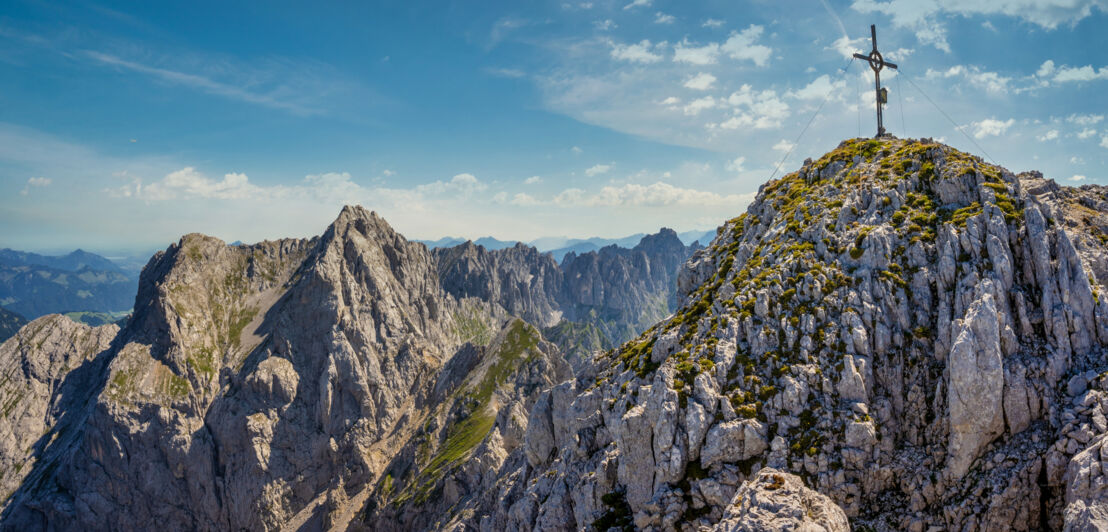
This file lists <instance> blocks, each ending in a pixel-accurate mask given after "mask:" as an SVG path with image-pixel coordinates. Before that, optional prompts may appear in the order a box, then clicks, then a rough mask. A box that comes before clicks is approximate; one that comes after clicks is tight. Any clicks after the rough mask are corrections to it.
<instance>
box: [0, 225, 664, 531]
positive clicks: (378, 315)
mask: <svg viewBox="0 0 1108 532" xmlns="http://www.w3.org/2000/svg"><path fill="white" fill-rule="evenodd" d="M671 236H672V235H671ZM678 244H680V243H679V242H678ZM682 249H683V247H682ZM594 255H595V254H594ZM600 255H604V254H603V253H601V254H600ZM633 259H634V260H636V261H637V264H638V267H640V268H649V265H650V264H652V263H651V258H650V257H647V256H646V255H645V254H644V253H638V254H637V255H634V256H633ZM621 260H623V259H622V258H621ZM628 260H630V259H628ZM668 260H670V261H671V262H672V265H673V268H672V271H670V272H669V274H668V275H669V278H670V279H675V276H676V269H677V264H678V262H674V261H672V259H668ZM655 267H657V266H656V265H655ZM544 268H549V272H551V275H558V276H560V275H561V274H560V270H559V269H558V266H557V265H556V264H553V262H552V260H551V259H550V257H549V256H547V255H540V254H538V253H537V252H535V251H534V250H533V249H531V248H525V247H522V246H521V247H517V248H514V249H511V250H503V251H500V252H494V253H492V254H489V253H488V252H485V251H484V249H483V248H474V247H472V246H461V247H459V248H457V249H454V250H446V252H444V253H440V254H435V253H432V252H431V251H429V250H428V249H427V248H426V247H425V246H424V245H422V244H418V243H412V242H408V241H407V240H406V239H404V237H402V236H401V235H399V234H397V233H396V232H395V231H393V230H392V228H391V227H389V226H388V224H387V223H385V221H384V220H382V219H381V218H379V217H378V216H376V215H375V214H373V213H370V212H368V211H366V210H364V209H362V208H360V207H348V208H346V209H344V210H343V211H342V213H341V214H340V216H339V217H338V219H336V220H335V222H334V223H333V224H332V225H331V226H330V227H329V228H328V230H327V231H326V233H325V234H323V235H322V236H321V237H318V238H315V239H310V240H281V241H277V242H263V243H260V244H256V245H249V246H242V245H236V246H228V245H226V244H224V243H223V242H222V241H219V240H217V239H214V238H211V237H206V236H203V235H195V234H194V235H187V236H185V237H184V238H182V239H181V241H180V242H179V243H178V244H176V245H174V246H171V247H170V248H169V249H167V250H166V251H165V252H160V253H158V254H157V255H155V256H154V257H153V258H152V259H151V261H150V263H149V264H148V265H147V267H146V268H145V269H144V271H143V274H142V278H141V281H140V285H139V291H138V295H137V297H136V300H135V310H134V315H133V317H132V318H131V319H130V320H129V321H128V323H127V324H126V326H125V327H124V329H123V330H122V331H120V330H119V329H118V328H117V327H114V326H107V327H101V328H97V329H90V328H88V327H86V326H83V325H79V324H76V323H74V322H72V321H70V320H69V319H67V318H64V317H61V316H50V317H45V318H42V319H40V320H37V321H35V322H33V323H31V324H29V325H27V326H26V327H24V328H23V329H22V331H21V332H20V333H19V334H18V335H17V336H16V337H15V338H13V339H12V340H11V341H9V342H6V343H4V344H3V347H2V348H0V364H3V367H4V368H6V369H5V373H4V375H5V378H4V381H3V383H4V385H3V386H4V387H3V388H2V389H0V401H2V403H0V404H2V405H3V407H4V412H3V419H2V420H0V487H2V488H3V489H5V493H6V496H7V498H6V499H5V500H4V506H3V515H2V519H3V525H4V527H5V528H9V527H29V528H31V529H38V528H42V527H45V526H47V525H49V526H50V527H56V528H61V529H101V528H113V529H142V528H147V527H149V526H150V525H151V524H152V523H158V524H159V525H160V526H163V527H164V528H166V529H171V530H185V529H209V530H210V529H240V528H241V529H258V530H260V529H270V530H272V529H279V528H282V527H291V528H299V527H307V528H308V529H314V528H321V527H324V526H332V527H342V526H345V525H347V524H349V523H350V521H351V520H352V519H353V518H354V517H355V516H356V515H358V512H359V511H361V510H362V509H363V508H365V507H366V501H367V499H368V497H369V495H370V494H371V493H374V491H375V490H377V494H378V497H383V496H384V494H391V495H393V496H394V498H395V499H396V500H397V501H400V502H404V501H407V503H408V504H407V506H402V507H404V508H417V509H422V511H423V513H422V514H411V515H407V514H404V515H399V516H397V514H396V512H391V513H389V512H388V511H387V510H388V509H387V508H385V507H382V508H381V511H382V512H383V513H382V515H390V516H394V517H395V518H396V519H397V521H396V522H398V523H408V524H411V525H412V526H432V524H433V523H437V522H442V521H443V520H444V519H445V518H448V517H449V516H450V515H452V514H451V513H450V512H449V511H448V510H449V505H443V504H441V503H440V501H441V500H460V499H463V498H468V497H470V496H471V494H473V493H477V491H478V488H479V487H480V486H482V485H493V484H494V483H495V481H496V480H497V477H496V475H495V473H494V472H495V471H497V470H498V469H499V465H500V463H501V462H503V461H504V460H505V459H506V458H507V457H508V456H509V454H510V453H511V452H512V451H514V450H515V449H516V448H518V447H519V445H520V444H521V442H522V440H523V433H524V431H525V430H526V421H527V414H528V412H529V411H530V409H531V406H532V404H533V402H534V400H535V399H536V398H537V397H538V395H539V394H540V393H541V392H542V391H543V390H546V389H549V388H550V387H551V386H553V385H554V384H556V383H558V382H562V381H564V380H566V379H567V378H569V377H570V376H571V373H570V370H569V367H568V365H567V363H566V361H565V359H564V357H563V356H562V353H561V351H560V350H559V349H558V348H557V347H555V346H554V345H552V344H551V343H549V342H547V341H546V340H545V339H544V338H543V334H542V332H541V327H543V326H550V325H556V327H555V328H553V329H550V330H551V331H552V333H556V334H554V336H559V337H561V338H562V340H563V342H565V343H572V341H573V340H574V339H575V338H579V337H580V334H576V335H575V334H570V333H572V332H574V331H575V330H576V328H575V327H576V326H575V325H568V326H567V325H566V324H567V323H568V322H565V321H564V320H561V319H560V316H559V315H558V314H559V311H558V310H554V308H555V307H554V306H557V305H561V304H562V303H561V302H562V301H563V300H564V298H561V295H560V294H562V288H561V286H560V285H555V286H556V288H557V292H555V293H556V294H558V296H557V297H556V298H555V299H553V300H551V301H552V305H547V306H544V304H543V301H544V300H543V299H542V294H543V285H542V284H541V283H540V282H538V281H537V280H536V277H535V275H536V274H538V275H541V274H542V272H543V269H544ZM532 272H535V273H532ZM474 280H479V281H483V283H484V284H482V283H479V282H475V281H474ZM509 281H513V282H514V284H513V282H509ZM616 281H618V279H615V280H610V281H607V282H616ZM672 284H673V283H671V285H672ZM644 286H647V287H649V288H651V289H654V288H658V287H656V286H655V285H653V284H649V285H644ZM673 290H674V289H673V288H672V286H671V287H670V289H669V292H668V293H670V294H671V293H672V292H673ZM640 297H641V298H647V297H655V296H654V295H653V294H648V295H644V296H640ZM657 297H668V295H667V296H657ZM512 316H519V317H521V318H524V319H525V320H527V321H530V322H532V323H534V325H530V324H528V323H527V322H526V321H520V320H519V319H518V318H513V317H512ZM635 319H639V318H638V316H637V315H636V316H635ZM594 329H595V327H594ZM567 331H569V332H567ZM578 332H579V331H578ZM394 480H395V483H393V482H394ZM386 485H387V486H390V488H391V490H392V491H389V490H386V489H383V488H382V487H383V486H386ZM443 493H445V494H447V496H446V497H447V498H446V499H443V498H442V497H443ZM431 495H434V499H431V498H430V496H431ZM374 500H376V499H374ZM396 506H398V507H401V505H400V504H397V505H396ZM365 515H366V516H367V517H368V515H369V514H365ZM354 521H355V523H357V521H358V520H356V519H355V520H354Z"/></svg>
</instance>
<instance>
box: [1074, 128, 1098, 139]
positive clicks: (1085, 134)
mask: <svg viewBox="0 0 1108 532" xmlns="http://www.w3.org/2000/svg"><path fill="white" fill-rule="evenodd" d="M1094 135H1096V130H1095V129H1093V128H1091V127H1087V128H1085V129H1082V130H1081V131H1078V132H1077V138H1079V139H1081V140H1085V139H1087V138H1089V137H1092V136H1094Z"/></svg>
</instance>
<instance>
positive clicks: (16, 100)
mask: <svg viewBox="0 0 1108 532" xmlns="http://www.w3.org/2000/svg"><path fill="white" fill-rule="evenodd" d="M1106 13H1108V1H1106V0H1046V1H1039V2H1033V1H1028V0H961V1H952V0H932V1H915V0H846V1H832V0H826V1H821V0H811V1H802V0H796V1H788V2H777V1H769V0H754V1H746V2H736V1H726V2H724V1H707V2H695V3H692V2H677V1H672V0H620V1H614V2H613V1H602V0H592V1H572V2H563V1H556V2H435V3H423V2H372V3H364V4H359V3H354V2H344V3H314V4H312V5H310V6H307V5H305V4H303V3H295V4H294V3H291V2H218V3H217V2H192V3H188V4H187V8H186V4H181V3H164V2H134V3H113V4H111V5H107V4H98V3H94V2H75V3H66V4H60V3H47V2H38V1H23V0H11V1H9V2H5V3H4V5H3V7H0V247H15V248H20V249H29V250H43V251H52V250H63V249H72V248H75V247H84V248H86V249H94V250H104V251H126V250H132V251H140V250H147V249H150V248H152V247H162V246H164V245H166V244H167V243H169V242H171V241H173V240H176V239H177V238H178V237H179V236H180V235H182V234H184V233H188V232H203V233H207V234H212V235H215V236H218V237H220V238H223V239H225V240H228V241H232V240H243V241H255V240H260V239H264V238H278V237H283V236H309V235H314V234H319V233H320V232H322V230H323V229H324V228H325V227H326V225H327V224H328V223H329V222H330V221H331V220H332V219H333V218H334V217H335V216H336V215H337V213H338V210H339V208H340V206H341V205H342V204H344V203H360V204H363V205H365V206H366V207H368V208H371V209H374V210H377V211H378V212H380V213H381V214H382V215H383V216H385V217H386V218H387V219H388V220H389V221H390V222H391V223H392V224H393V225H394V226H395V227H396V228H397V229H399V230H400V231H402V232H403V233H405V234H406V235H407V236H409V237H411V238H438V237H441V236H447V235H449V236H464V237H470V238H476V237H479V236H484V235H492V236H495V237H497V238H501V239H522V240H530V239H534V238H537V237H540V236H570V237H587V236H607V237H615V236H622V235H626V234H631V233H636V232H648V231H654V230H656V229H657V228H658V227H660V226H663V225H664V226H669V227H673V228H675V229H677V230H691V229H709V228H713V227H715V226H717V225H718V224H719V223H721V222H722V221H723V220H725V219H726V218H729V217H732V216H736V215H738V214H740V213H741V212H742V211H743V210H744V209H745V207H746V205H747V203H748V202H749V201H750V199H751V198H752V197H753V194H754V193H755V192H756V191H757V189H758V186H759V185H761V184H762V183H763V182H765V181H766V180H767V179H768V178H769V177H770V175H772V174H773V173H774V170H775V168H776V165H777V164H778V163H779V162H780V161H781V160H782V158H783V157H784V156H785V154H786V153H788V152H789V151H790V149H791V155H790V156H789V157H788V159H787V160H785V162H784V163H783V164H782V169H783V170H784V171H791V170H793V169H795V168H797V167H798V166H799V164H800V163H801V161H803V159H804V158H806V157H816V156H819V155H820V154H822V153H824V152H826V151H827V150H829V149H832V148H834V147H835V145H837V144H838V142H839V141H840V140H842V139H845V138H851V137H856V136H860V135H861V136H869V135H872V134H873V131H874V130H875V125H874V117H873V111H872V106H873V103H872V101H873V92H872V77H871V74H870V71H869V69H868V68H867V67H866V66H865V65H863V64H860V63H859V62H853V63H849V60H848V57H849V55H850V53H851V52H853V51H866V50H868V49H869V47H870V44H869V31H868V30H869V24H871V23H873V24H877V25H878V43H879V45H880V47H881V49H882V51H883V52H884V53H885V56H886V58H888V59H889V60H891V61H895V62H898V63H899V64H900V65H901V67H902V68H901V74H899V75H900V76H902V77H903V80H902V79H897V75H896V74H894V73H892V72H890V71H887V70H886V71H885V72H884V73H883V76H882V79H883V81H884V82H885V85H886V86H887V87H888V88H889V89H890V91H891V94H890V106H889V107H888V108H887V109H886V126H887V128H888V129H889V130H890V132H892V133H893V134H896V135H898V136H901V137H905V136H910V137H934V138H937V139H941V140H943V141H945V142H947V143H949V144H952V145H954V146H955V147H958V148H961V149H965V150H967V151H971V152H975V153H980V152H981V151H982V150H983V151H984V152H985V153H987V154H988V155H989V156H990V157H991V158H992V159H993V160H995V161H996V162H997V163H999V164H1001V165H1003V166H1006V167H1008V168H1010V169H1012V170H1014V171H1024V170H1040V171H1042V172H1043V173H1044V174H1045V175H1046V176H1047V177H1050V178H1054V179H1055V180H1057V181H1058V182H1060V183H1063V184H1070V185H1073V184H1083V183H1104V182H1105V180H1106V177H1108V176H1106V175H1105V171H1104V170H1105V168H1106V166H1108V165H1106V162H1108V122H1106V121H1105V118H1104V115H1105V113H1106V107H1108V91H1106V90H1105V89H1106V88H1108V32H1105V31H1103V29H1102V28H1104V27H1105V25H1106V23H1108V14H1106ZM844 67H846V70H845V71H844V70H843V69H844ZM921 90H922V93H921V92H920V91H921ZM922 94H926V95H927V96H929V97H930V98H931V100H933V101H934V102H935V103H937V104H938V105H939V106H941V107H942V109H943V110H944V111H945V112H946V113H947V114H949V116H950V117H951V118H952V119H953V120H954V121H955V122H956V123H957V124H958V125H959V126H960V127H961V131H959V130H956V129H955V127H954V126H953V125H951V123H950V122H949V121H947V120H946V118H944V117H943V115H942V114H941V113H939V112H937V111H936V109H935V108H934V107H933V106H932V104H931V103H930V102H928V100H927V99H926V98H924V97H923V96H922ZM824 101H826V102H827V103H826V105H825V106H824V107H823V108H822V111H821V112H820V113H819V114H818V115H817V116H816V118H815V120H814V121H813V122H812V126H811V128H810V129H808V130H807V132H806V133H805V135H804V136H803V137H802V138H801V139H800V142H799V143H797V142H796V141H797V137H798V135H799V134H800V132H801V130H802V129H803V128H804V125H805V124H807V123H808V121H809V120H810V119H811V118H812V116H813V114H814V113H815V111H816V109H817V108H818V107H819V106H820V104H821V103H822V102H824ZM794 144H795V146H794ZM978 146H980V148H979V147H978Z"/></svg>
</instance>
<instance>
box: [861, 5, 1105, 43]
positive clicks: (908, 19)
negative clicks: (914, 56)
mask: <svg viewBox="0 0 1108 532" xmlns="http://www.w3.org/2000/svg"><path fill="white" fill-rule="evenodd" d="M851 7H852V8H853V9H854V10H855V11H858V12H860V13H874V12H878V13H884V14H886V15H888V16H890V17H891V18H892V21H893V24H894V25H895V26H897V27H902V28H909V29H911V30H913V31H914V32H915V33H916V37H917V38H918V39H919V40H920V42H923V43H924V44H931V45H934V46H935V47H936V48H939V49H940V50H944V51H947V52H949V51H950V45H949V44H948V43H947V41H946V27H945V26H944V25H943V22H942V21H941V18H942V15H961V16H973V15H1006V16H1010V17H1016V18H1021V19H1023V20H1025V21H1027V22H1030V23H1032V24H1037V25H1039V26H1040V27H1043V28H1046V29H1054V28H1056V27H1058V26H1059V25H1061V24H1072V23H1075V22H1077V21H1079V20H1082V19H1084V18H1085V17H1088V16H1089V15H1091V14H1092V12H1093V10H1094V9H1096V10H1100V11H1101V12H1104V11H1106V10H1108V9H1106V8H1108V5H1106V4H1105V2H1104V1H1103V0H932V1H928V2H921V1H919V0H885V1H881V0H854V2H853V3H852V4H851Z"/></svg>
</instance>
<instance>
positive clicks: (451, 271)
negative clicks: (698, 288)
mask: <svg viewBox="0 0 1108 532" xmlns="http://www.w3.org/2000/svg"><path fill="white" fill-rule="evenodd" d="M696 249H698V248H696V247H691V246H690V247H686V246H685V245H684V244H682V243H681V240H680V239H679V238H678V237H677V233H675V232H673V230H671V229H662V230H661V231H659V232H658V233H656V234H653V235H647V236H645V237H643V239H642V240H641V241H640V242H639V244H638V245H636V246H635V247H634V248H632V249H626V248H621V247H617V246H607V247H604V248H602V249H600V250H599V251H592V252H589V253H585V254H581V255H578V254H576V253H572V252H571V253H569V254H567V255H566V256H565V258H564V259H563V260H562V264H561V266H559V265H558V264H557V263H556V262H555V261H554V259H553V258H552V257H551V256H550V255H549V254H547V253H540V252H538V251H537V250H536V249H535V248H533V247H530V246H525V245H523V244H516V245H515V246H514V247H510V248H504V249H498V250H493V251H489V250H486V249H485V248H484V247H482V246H478V245H476V244H474V243H472V242H467V243H465V244H461V245H458V246H455V247H452V248H439V249H435V250H434V254H435V257H436V258H437V260H438V266H439V275H440V277H441V279H442V285H443V288H444V289H445V290H446V291H447V292H448V293H450V294H451V295H453V296H455V297H459V298H461V297H475V298H479V299H482V300H485V301H490V302H495V303H497V304H498V305H499V306H501V307H503V308H504V309H506V310H507V311H508V312H509V313H511V314H513V315H515V316H519V317H521V318H523V319H525V320H527V321H529V322H531V323H534V324H536V325H539V326H541V327H553V326H556V325H558V324H559V323H560V322H562V320H566V321H569V322H571V323H573V324H578V325H581V326H585V327H592V328H595V329H596V330H597V331H598V332H599V334H600V335H601V336H602V337H603V339H604V340H605V343H607V344H611V345H615V344H619V343H621V342H624V341H626V340H628V339H630V338H632V337H634V336H635V335H637V334H638V333H640V332H641V331H642V330H644V329H646V328H647V327H649V326H650V325H652V324H654V323H656V322H657V321H658V320H660V319H662V318H665V317H666V316H668V315H669V314H670V313H671V312H673V309H674V308H675V306H676V304H677V298H676V287H677V284H676V280H677V272H678V270H679V268H680V266H681V264H683V263H684V262H685V260H686V259H687V258H688V257H689V255H691V254H692V252H693V251H695V250H696Z"/></svg>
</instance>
